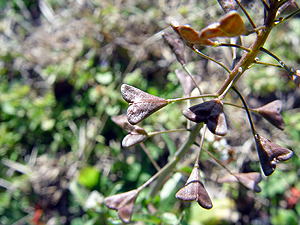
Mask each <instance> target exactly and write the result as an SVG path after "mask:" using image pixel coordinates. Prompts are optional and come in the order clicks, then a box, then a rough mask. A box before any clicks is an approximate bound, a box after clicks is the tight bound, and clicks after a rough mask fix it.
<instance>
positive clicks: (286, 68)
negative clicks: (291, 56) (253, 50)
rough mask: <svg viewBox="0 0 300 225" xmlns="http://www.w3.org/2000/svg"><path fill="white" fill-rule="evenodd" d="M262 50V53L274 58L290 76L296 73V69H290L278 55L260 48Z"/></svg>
mask: <svg viewBox="0 0 300 225" xmlns="http://www.w3.org/2000/svg"><path fill="white" fill-rule="evenodd" d="M260 50H261V51H262V52H264V53H266V54H268V55H269V56H271V57H272V58H274V59H275V60H276V61H277V62H278V63H279V64H280V65H281V66H282V67H283V68H284V69H285V70H286V71H287V72H288V73H289V76H291V75H292V74H293V73H294V69H293V68H289V67H288V66H287V65H286V64H285V63H284V62H283V61H282V60H281V59H280V58H279V57H278V56H277V55H275V54H274V53H272V52H270V51H269V50H267V49H265V48H264V47H260Z"/></svg>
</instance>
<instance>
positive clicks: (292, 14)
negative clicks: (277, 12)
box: [275, 9, 300, 26]
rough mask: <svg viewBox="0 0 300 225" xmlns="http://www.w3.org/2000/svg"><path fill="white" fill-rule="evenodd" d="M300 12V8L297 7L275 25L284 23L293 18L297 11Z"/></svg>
mask: <svg viewBox="0 0 300 225" xmlns="http://www.w3.org/2000/svg"><path fill="white" fill-rule="evenodd" d="M299 12H300V9H297V10H296V11H295V12H293V13H291V14H290V15H288V16H286V17H285V18H283V19H282V20H280V21H279V22H276V23H275V26H278V25H280V24H282V23H283V22H285V21H287V20H288V19H290V18H292V17H293V16H295V15H296V14H297V13H299Z"/></svg>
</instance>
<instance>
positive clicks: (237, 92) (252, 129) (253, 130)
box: [232, 87, 257, 135]
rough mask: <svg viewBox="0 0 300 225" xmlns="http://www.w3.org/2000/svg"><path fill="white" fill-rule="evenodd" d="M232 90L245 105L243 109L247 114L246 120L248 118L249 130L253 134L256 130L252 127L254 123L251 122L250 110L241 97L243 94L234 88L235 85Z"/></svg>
mask: <svg viewBox="0 0 300 225" xmlns="http://www.w3.org/2000/svg"><path fill="white" fill-rule="evenodd" d="M232 90H234V92H235V93H236V94H237V95H238V96H239V98H240V99H241V101H242V103H243V105H244V107H245V110H246V113H247V116H248V120H249V123H250V126H251V131H252V134H253V135H255V134H256V133H257V132H256V130H255V127H254V124H253V121H252V117H251V115H250V111H249V108H248V105H247V103H246V101H245V99H244V97H243V95H242V94H241V93H240V92H239V91H238V90H237V89H236V88H235V87H232Z"/></svg>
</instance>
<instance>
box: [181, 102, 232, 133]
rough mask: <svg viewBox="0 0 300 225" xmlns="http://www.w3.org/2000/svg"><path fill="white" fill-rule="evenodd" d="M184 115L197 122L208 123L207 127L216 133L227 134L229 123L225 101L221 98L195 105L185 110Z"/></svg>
mask: <svg viewBox="0 0 300 225" xmlns="http://www.w3.org/2000/svg"><path fill="white" fill-rule="evenodd" d="M183 115H184V116H185V117H186V118H188V119H189V120H191V121H193V122H196V123H202V122H204V123H206V124H207V128H208V129H209V130H210V131H211V132H212V133H213V134H216V135H220V136H224V135H226V134H227V123H226V118H225V114H224V111H223V103H222V102H221V101H220V100H219V99H214V100H210V101H207V102H204V103H201V104H198V105H194V106H192V107H190V108H188V109H186V110H184V111H183Z"/></svg>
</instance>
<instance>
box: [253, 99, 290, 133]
mask: <svg viewBox="0 0 300 225" xmlns="http://www.w3.org/2000/svg"><path fill="white" fill-rule="evenodd" d="M255 110H256V111H257V112H258V114H259V115H261V116H262V117H264V118H265V119H266V120H268V121H269V122H270V123H271V124H273V125H274V126H276V127H277V128H279V129H281V130H284V128H285V123H284V121H283V117H282V115H281V110H282V101H280V100H275V101H273V102H270V103H268V104H266V105H264V106H262V107H259V108H257V109H255Z"/></svg>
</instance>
